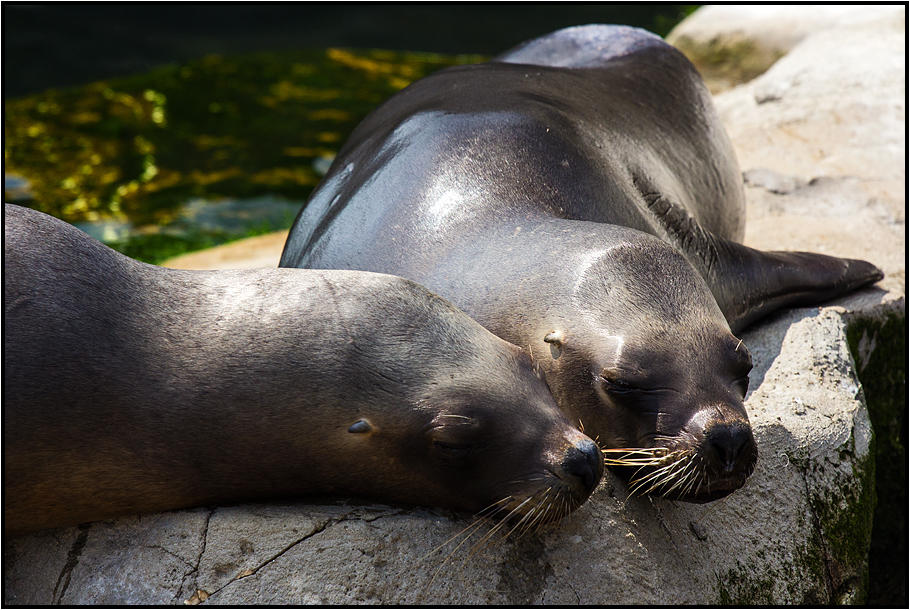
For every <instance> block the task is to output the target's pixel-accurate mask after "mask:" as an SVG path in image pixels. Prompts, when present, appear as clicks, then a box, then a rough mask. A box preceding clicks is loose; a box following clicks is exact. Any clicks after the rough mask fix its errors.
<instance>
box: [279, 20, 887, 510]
mask: <svg viewBox="0 0 910 610" xmlns="http://www.w3.org/2000/svg"><path fill="white" fill-rule="evenodd" d="M744 218H745V210H744V199H743V188H742V178H741V174H740V171H739V168H738V165H737V162H736V158H735V154H734V152H733V148H732V145H731V144H730V142H729V139H728V138H727V135H726V133H725V132H724V130H723V127H722V125H721V123H720V121H719V119H718V118H717V116H716V113H715V112H714V109H713V107H712V105H711V98H710V94H709V93H708V91H707V89H706V87H705V86H704V84H703V82H702V81H701V78H700V77H699V75H698V73H697V72H696V71H695V69H694V68H693V67H692V66H691V64H690V63H689V62H688V61H687V60H686V59H685V57H683V56H682V54H680V53H679V52H678V51H676V50H675V49H673V48H672V47H670V46H669V45H667V44H665V43H664V42H663V41H662V40H661V39H659V38H658V37H656V36H654V35H652V34H649V33H647V32H644V31H642V30H637V29H634V28H627V27H621V26H582V27H577V28H568V29H566V30H561V31H558V32H555V33H553V34H550V35H548V36H544V37H542V38H539V39H536V40H533V41H530V42H528V43H525V44H523V45H520V46H519V47H517V48H516V49H514V50H512V51H509V52H507V53H505V54H503V55H501V56H499V57H498V58H496V59H494V60H493V61H490V62H487V63H485V64H478V65H472V66H461V67H456V68H450V69H447V70H443V71H440V72H437V73H435V74H433V75H431V76H429V77H427V78H425V79H423V80H421V81H418V82H416V83H414V84H412V85H411V86H410V87H408V88H406V89H404V90H402V91H401V92H400V93H398V94H397V95H396V96H394V97H393V98H391V99H390V100H388V101H387V102H386V103H384V104H383V105H381V106H380V107H379V108H377V109H376V110H375V111H374V112H373V114H371V115H370V116H368V117H367V118H366V119H365V120H364V121H363V123H361V124H360V125H359V126H358V127H357V129H355V131H354V132H353V133H352V135H351V137H350V139H349V140H348V141H347V142H346V143H345V145H344V146H343V147H342V149H341V150H340V151H339V154H338V156H337V157H336V159H335V162H334V164H333V166H332V167H331V168H330V170H329V172H328V174H327V175H326V177H325V179H324V180H323V182H322V183H321V184H320V186H319V187H318V188H317V189H316V191H315V192H314V193H313V195H312V197H311V198H310V200H309V202H308V203H307V205H306V206H305V207H304V208H303V210H302V211H301V213H300V215H299V216H298V218H297V220H296V222H295V224H294V226H293V227H292V230H291V233H290V235H289V237H288V241H287V244H286V245H285V249H284V252H283V255H282V258H281V263H280V266H285V267H310V268H336V269H361V270H366V271H378V272H384V273H393V274H395V275H401V276H403V277H407V278H409V279H413V280H414V281H417V282H419V283H421V284H423V285H425V286H427V287H428V288H430V289H431V290H433V291H435V292H437V293H438V294H441V295H443V296H445V297H446V298H448V299H450V300H451V301H452V302H453V303H455V304H456V305H457V306H458V307H459V308H461V309H463V310H464V311H465V312H466V313H468V314H469V315H471V316H472V317H473V318H475V319H476V320H478V321H479V322H480V323H481V324H483V325H484V326H485V327H486V328H488V329H490V330H491V331H493V332H494V333H495V334H497V335H498V336H500V337H503V338H505V339H506V340H508V341H510V342H513V343H515V344H516V345H521V346H522V347H525V346H527V347H528V348H529V349H530V350H531V351H532V353H533V354H534V355H535V357H536V358H537V359H538V361H539V362H540V364H541V367H542V368H543V369H544V370H545V371H546V375H547V381H548V383H549V385H550V388H551V390H552V391H553V394H554V397H555V398H556V399H557V402H558V403H559V405H560V407H561V408H562V409H563V410H564V411H565V412H566V413H567V414H568V415H569V417H570V418H571V419H572V420H573V421H575V422H580V424H581V425H582V426H583V427H584V430H585V431H586V432H587V433H588V434H590V435H591V436H592V437H594V438H596V439H597V440H598V442H599V443H600V444H601V445H602V446H603V447H605V448H606V449H609V450H613V449H635V450H641V451H642V452H643V453H642V455H644V454H647V455H648V456H650V457H649V458H648V459H650V460H651V461H650V463H649V465H648V467H647V468H645V470H643V471H641V472H640V473H639V475H637V479H638V481H639V484H640V485H642V486H643V487H642V488H643V489H649V488H651V489H653V490H654V491H657V492H660V493H664V494H666V495H671V496H673V497H679V498H681V499H685V500H692V501H706V500H711V499H715V498H718V497H722V496H723V495H726V494H728V493H730V492H731V491H733V490H735V489H737V488H738V487H740V486H741V485H742V484H743V482H744V481H745V479H746V477H747V476H748V475H749V473H751V471H752V469H753V467H754V464H755V459H756V455H757V451H756V447H755V443H754V439H753V437H752V433H751V430H750V428H749V424H748V417H747V415H746V412H745V409H744V407H743V398H744V395H745V392H746V386H747V383H748V371H749V369H750V368H751V362H750V359H749V356H748V351H747V350H746V349H745V347H744V346H743V345H742V342H741V341H739V340H738V339H737V338H736V337H734V335H733V334H732V332H738V331H739V330H740V329H742V328H743V327H744V326H745V325H747V324H748V323H750V322H751V321H752V320H755V319H757V318H759V317H761V316H762V315H765V314H766V313H768V312H769V311H772V310H774V309H777V308H780V307H784V306H789V305H794V304H800V303H807V302H817V301H822V300H825V299H827V298H830V297H832V296H835V295H837V294H841V293H843V292H846V291H848V290H850V289H852V288H855V287H857V286H859V285H862V284H864V283H868V282H870V281H874V280H876V279H878V278H880V277H881V274H880V272H879V271H878V270H877V269H875V267H873V266H872V265H869V264H868V263H864V262H862V261H845V260H843V259H836V258H833V257H825V256H822V255H815V254H804V253H762V252H758V251H755V250H752V249H749V248H746V247H745V246H742V245H741V244H739V243H737V241H738V240H740V239H741V238H742V236H743V230H744ZM731 331H732V332H731ZM668 456H671V457H668ZM658 468H663V470H661V471H658ZM661 472H662V473H663V474H661ZM648 476H653V477H654V478H651V479H648V478H647V477H648ZM642 481H643V482H642Z"/></svg>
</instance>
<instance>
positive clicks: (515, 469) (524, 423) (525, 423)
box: [420, 343, 604, 526]
mask: <svg viewBox="0 0 910 610" xmlns="http://www.w3.org/2000/svg"><path fill="white" fill-rule="evenodd" d="M504 345H505V343H504ZM508 347H509V349H511V350H514V352H515V356H516V359H518V360H520V361H521V362H520V363H519V364H520V365H521V368H526V369H527V370H526V371H525V372H526V373H528V374H533V373H532V371H533V370H534V369H535V368H536V367H534V365H533V364H532V363H531V360H530V358H529V357H528V356H527V354H525V353H522V352H520V350H518V349H517V348H515V347H514V346H508ZM471 385H473V384H471ZM494 385H497V386H501V387H502V389H503V391H502V392H499V393H497V392H496V391H495V390H493V389H492V388H491V389H490V390H489V392H488V394H487V395H486V396H485V397H484V398H485V401H486V403H485V404H484V405H483V407H482V408H478V405H477V404H476V400H477V396H476V392H455V393H452V394H448V395H440V394H437V395H435V396H434V397H433V400H432V401H429V400H427V401H425V402H424V404H423V406H422V408H423V409H426V410H427V411H429V412H432V413H435V415H434V416H433V417H432V419H430V421H429V422H428V424H427V425H426V426H425V429H424V431H423V432H424V436H423V440H422V441H420V442H421V443H422V447H423V448H422V449H421V451H422V452H423V453H422V456H421V457H422V460H423V462H424V463H427V464H432V465H434V466H433V472H432V473H431V474H430V475H429V478H431V479H433V481H432V483H431V485H439V486H440V487H441V488H446V489H447V492H446V495H447V497H449V498H451V497H461V498H463V499H464V501H465V505H464V507H463V510H468V511H472V512H477V513H479V514H481V515H484V516H490V517H494V518H497V519H506V520H509V521H514V522H516V524H519V525H521V526H529V525H534V526H537V525H541V524H544V523H549V522H553V521H557V520H559V519H561V518H562V517H564V516H565V515H567V514H568V513H570V512H571V511H573V510H575V509H576V508H578V507H579V506H580V505H581V504H582V503H584V501H585V500H586V499H587V498H588V497H589V496H590V495H591V493H592V492H593V491H594V489H595V488H596V487H597V485H598V483H599V482H600V480H601V478H602V476H603V470H604V466H603V455H602V453H601V452H600V448H599V447H598V446H597V444H596V443H595V442H594V441H593V440H591V439H590V438H588V437H587V436H586V435H585V434H583V433H582V432H580V431H579V430H578V429H577V428H575V427H574V426H573V425H572V423H571V422H570V421H569V420H568V419H567V418H566V416H565V415H564V414H563V413H562V411H560V410H559V408H558V407H557V406H556V403H555V401H554V400H553V398H552V396H551V395H550V392H549V390H548V388H547V386H546V384H545V382H544V381H543V380H539V383H538V384H528V383H525V384H524V385H523V386H521V391H520V392H518V393H515V392H514V390H515V389H516V388H517V387H519V386H515V385H514V384H494ZM491 407H492V408H491ZM491 465H495V467H491ZM506 475H508V476H506Z"/></svg>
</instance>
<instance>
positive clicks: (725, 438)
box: [707, 423, 755, 472]
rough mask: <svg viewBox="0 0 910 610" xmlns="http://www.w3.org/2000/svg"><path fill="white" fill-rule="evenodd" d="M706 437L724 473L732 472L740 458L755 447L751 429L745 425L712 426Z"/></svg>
mask: <svg viewBox="0 0 910 610" xmlns="http://www.w3.org/2000/svg"><path fill="white" fill-rule="evenodd" d="M707 437H708V440H709V441H710V443H711V447H713V448H714V452H715V453H716V454H717V458H718V459H719V460H720V463H721V465H722V466H723V470H724V472H733V471H734V470H735V469H736V466H737V462H738V461H739V458H740V456H742V455H743V454H744V453H748V452H749V450H750V449H751V448H752V447H754V446H755V440H754V439H753V437H752V428H750V427H749V424H746V423H736V424H730V425H726V426H714V427H712V428H711V430H709V431H708V434H707Z"/></svg>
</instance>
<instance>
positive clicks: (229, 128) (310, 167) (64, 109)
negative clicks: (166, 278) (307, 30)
mask: <svg viewBox="0 0 910 610" xmlns="http://www.w3.org/2000/svg"><path fill="white" fill-rule="evenodd" d="M484 59H485V58H484V57H482V56H479V55H458V56H452V55H438V54H427V53H407V52H391V51H380V50H372V51H349V50H341V49H327V50H313V51H296V52H282V53H257V54H251V55H243V56H235V57H221V56H208V57H205V58H202V59H199V60H196V61H192V62H189V63H185V64H181V65H172V66H167V67H163V68H160V69H157V70H154V71H152V72H149V73H146V74H141V75H137V76H133V77H128V78H117V79H111V80H107V81H102V82H96V83H92V84H90V85H86V86H83V87H74V88H68V89H59V90H58V89H50V90H48V91H46V92H44V93H41V94H39V95H32V96H28V97H25V98H21V99H16V100H11V101H8V102H7V103H6V104H5V111H6V112H5V117H4V126H5V129H6V140H5V145H4V155H5V160H6V173H7V175H8V176H10V175H12V177H13V183H12V184H10V183H9V180H8V181H7V182H8V185H7V186H8V188H6V189H5V191H6V192H5V195H6V200H7V201H14V202H16V203H20V204H22V205H27V206H29V207H32V208H34V209H37V210H40V211H42V212H46V213H48V214H51V215H53V216H56V217H59V218H62V219H64V220H66V221H68V222H71V223H73V224H76V225H77V226H79V227H80V228H83V229H84V230H86V231H87V232H88V233H90V234H91V235H93V236H95V237H97V238H99V239H101V240H102V241H105V242H106V243H108V244H109V245H111V246H112V247H115V248H116V249H118V250H120V251H122V252H124V253H126V254H129V255H130V256H133V257H135V258H138V259H140V260H145V261H148V262H159V261H161V260H163V259H164V258H168V257H170V256H174V255H177V254H180V253H183V252H187V251H190V250H195V249H199V248H204V247H209V246H212V245H216V244H218V243H224V242H226V241H230V240H232V239H237V238H238V237H243V236H247V235H256V234H260V233H264V232H268V231H273V230H279V229H286V228H288V227H289V226H290V224H291V222H292V221H293V218H294V215H295V214H296V212H297V211H298V210H299V209H300V207H301V206H302V204H303V202H304V201H305V200H306V198H307V197H308V196H309V194H310V192H311V191H312V190H313V187H315V186H316V184H317V183H318V182H319V179H320V177H321V175H322V174H324V173H325V170H326V169H327V167H328V165H329V164H330V163H331V160H332V158H333V157H334V155H335V152H336V151H337V150H338V148H339V146H340V145H341V144H342V143H343V142H344V140H345V139H346V138H347V136H348V134H349V133H350V132H351V131H352V130H353V129H354V127H355V126H356V125H357V124H358V123H359V122H360V121H361V120H362V119H363V118H364V117H365V116H366V115H367V114H368V113H369V112H370V111H371V110H372V109H373V108H374V107H375V106H376V105H377V104H379V103H380V102H382V101H383V100H385V99H386V98H388V97H389V96H391V95H393V94H394V93H395V92H397V91H398V90H400V89H402V88H404V87H406V86H407V85H408V84H410V83H411V82H413V81H415V80H417V79H419V78H422V77H424V76H426V75H427V74H430V73H431V72H433V71H435V70H438V69H441V68H444V67H447V66H452V65H457V64H465V63H474V62H478V61H483V60H484ZM17 176H18V177H20V178H23V179H24V182H23V181H20V182H19V183H18V184H17V183H16V177H17ZM9 187H12V188H9ZM207 202H208V203H211V205H209V206H206V205H205V203H207Z"/></svg>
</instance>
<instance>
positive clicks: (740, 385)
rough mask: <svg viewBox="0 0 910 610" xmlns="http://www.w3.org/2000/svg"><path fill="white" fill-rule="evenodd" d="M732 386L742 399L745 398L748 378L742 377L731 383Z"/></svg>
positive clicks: (747, 389)
mask: <svg viewBox="0 0 910 610" xmlns="http://www.w3.org/2000/svg"><path fill="white" fill-rule="evenodd" d="M733 386H734V387H736V388H737V389H738V390H739V391H740V393H741V394H742V395H743V398H745V397H746V393H747V392H748V391H749V376H748V375H745V376H743V377H740V378H739V379H737V380H736V381H734V382H733Z"/></svg>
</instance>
